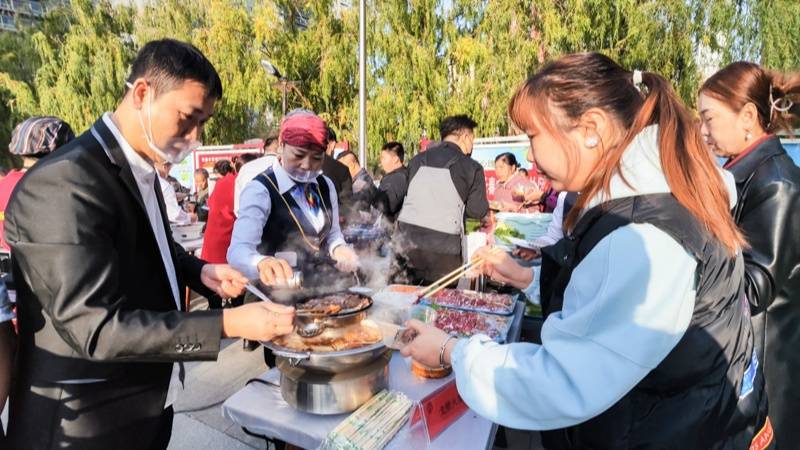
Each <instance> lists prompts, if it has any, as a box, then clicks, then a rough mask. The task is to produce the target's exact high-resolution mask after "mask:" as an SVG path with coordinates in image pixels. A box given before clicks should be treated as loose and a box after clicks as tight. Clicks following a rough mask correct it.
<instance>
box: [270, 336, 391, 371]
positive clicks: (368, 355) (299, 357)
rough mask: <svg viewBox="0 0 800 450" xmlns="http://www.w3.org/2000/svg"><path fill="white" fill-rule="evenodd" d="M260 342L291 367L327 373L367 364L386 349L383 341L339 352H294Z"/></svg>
mask: <svg viewBox="0 0 800 450" xmlns="http://www.w3.org/2000/svg"><path fill="white" fill-rule="evenodd" d="M262 344H263V345H264V347H267V348H268V349H270V350H272V351H273V352H274V353H275V356H276V357H278V359H281V358H282V359H284V360H286V362H287V364H289V365H290V366H292V367H300V368H304V369H311V370H315V371H318V372H323V373H329V374H335V373H339V372H345V371H347V370H349V369H352V368H353V367H357V366H364V365H367V364H369V363H370V362H372V361H374V360H376V359H378V358H380V357H381V356H382V355H383V354H384V353H386V351H387V348H386V345H384V343H383V342H377V343H375V344H371V345H366V346H364V347H359V348H354V349H351V350H342V351H340V352H295V351H291V350H289V349H286V348H284V347H280V346H278V345H275V344H273V343H272V342H262Z"/></svg>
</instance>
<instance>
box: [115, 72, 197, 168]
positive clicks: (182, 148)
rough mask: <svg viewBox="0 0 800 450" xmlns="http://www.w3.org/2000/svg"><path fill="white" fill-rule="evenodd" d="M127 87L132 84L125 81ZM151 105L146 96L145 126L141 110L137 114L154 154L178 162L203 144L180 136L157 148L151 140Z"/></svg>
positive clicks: (130, 86)
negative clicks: (163, 146) (165, 145)
mask: <svg viewBox="0 0 800 450" xmlns="http://www.w3.org/2000/svg"><path fill="white" fill-rule="evenodd" d="M126 85H127V86H128V87H129V88H133V85H131V84H130V83H126ZM151 106H152V97H148V99H147V128H145V126H144V120H143V119H142V110H141V109H140V110H139V111H138V114H139V125H141V126H142V132H144V138H145V140H146V141H147V146H148V147H150V150H152V151H153V153H155V154H156V155H158V156H160V157H161V158H162V159H163V160H164V161H167V162H170V163H172V164H180V163H181V162H183V160H184V159H186V157H187V156H189V154H190V153H192V152H193V151H194V150H196V149H197V148H198V147H200V146H201V145H203V144H202V143H201V142H200V141H196V140H190V139H186V138H182V137H175V138H171V139H170V140H169V141H168V142H167V147H166V148H165V149H161V148H159V147H158V146H157V145H156V144H155V143H154V142H153V120H152V112H151V110H150V108H151Z"/></svg>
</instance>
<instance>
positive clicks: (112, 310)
mask: <svg viewBox="0 0 800 450" xmlns="http://www.w3.org/2000/svg"><path fill="white" fill-rule="evenodd" d="M222 96H223V86H222V82H221V80H220V79H219V76H218V75H217V72H216V70H215V69H214V67H213V66H212V64H211V63H210V62H209V61H208V60H207V59H206V58H205V57H204V56H203V54H202V53H201V52H200V51H199V50H198V49H196V48H195V47H193V46H191V45H189V44H186V43H183V42H179V41H175V40H170V39H163V40H159V41H153V42H150V43H148V44H146V45H145V46H144V47H143V48H142V49H141V50H140V51H139V53H138V55H137V57H136V59H135V61H134V62H133V64H132V67H131V73H130V75H129V77H128V79H127V82H126V90H125V92H124V95H123V97H122V98H121V99H120V102H119V104H118V106H117V108H116V109H115V110H114V111H113V112H109V113H106V114H104V115H103V116H102V117H100V118H98V120H97V121H96V122H95V124H94V125H93V126H92V127H91V128H90V129H89V130H88V131H86V132H84V133H83V134H81V135H80V136H78V137H77V138H74V135H73V134H72V131H71V130H70V128H69V126H68V125H66V124H65V123H63V122H62V121H60V120H58V119H56V118H34V119H30V120H29V121H26V122H24V123H23V124H21V125H20V127H18V129H17V130H16V131H15V138H14V140H13V141H12V144H11V152H12V153H13V154H16V155H19V156H21V157H23V160H24V161H25V167H24V169H23V170H22V171H12V172H10V173H9V174H8V175H7V176H6V177H5V178H3V179H2V180H0V209H2V212H0V214H2V217H0V227H2V228H0V236H2V240H0V244H2V245H3V247H4V248H5V249H7V250H9V251H10V255H11V259H10V262H8V261H6V265H7V267H9V268H10V270H6V272H9V273H10V275H11V277H12V278H13V287H14V289H15V291H16V319H17V330H16V333H15V332H14V330H13V328H12V327H11V325H10V323H11V322H10V320H11V319H12V318H14V317H15V314H14V312H13V311H12V310H11V302H9V301H8V295H7V292H6V289H5V286H3V287H2V288H0V299H2V300H3V301H0V407H2V403H4V402H5V399H6V397H8V396H10V416H9V423H8V436H7V438H6V441H5V444H6V445H8V446H9V447H10V448H35V449H39V448H41V449H45V448H63V447H75V448H143V447H144V448H166V446H167V444H168V442H169V439H170V435H171V428H172V417H173V410H172V405H173V404H174V402H175V399H176V398H177V396H178V395H180V392H181V390H182V389H183V379H184V375H185V371H184V367H183V364H184V363H185V362H187V361H197V360H211V359H215V358H216V357H217V354H218V352H219V349H220V340H221V339H222V338H225V337H235V338H243V339H245V340H248V341H269V340H271V339H273V338H275V337H277V336H281V335H284V334H287V333H289V332H291V331H292V329H293V325H292V324H293V315H294V310H293V308H291V307H287V306H282V305H279V304H274V303H271V302H266V301H251V300H252V299H249V298H248V297H246V296H244V295H243V293H244V286H245V285H246V284H247V283H257V284H260V285H261V287H262V288H264V289H270V288H275V287H281V286H286V285H288V284H289V283H290V282H291V280H292V279H293V277H294V276H295V273H297V272H299V273H302V275H303V284H304V285H309V286H325V285H330V284H332V283H335V282H337V281H338V280H341V279H342V278H347V277H349V276H350V274H351V273H353V272H357V271H358V270H359V269H360V266H361V263H360V256H359V253H358V252H357V251H356V250H355V249H354V248H353V247H352V246H351V245H349V244H348V242H347V241H346V239H345V236H344V232H343V230H345V229H346V227H348V226H352V225H353V224H365V225H370V226H377V227H380V228H381V229H382V230H383V231H384V232H385V234H386V236H387V238H388V240H389V245H390V247H391V254H392V258H393V260H394V264H392V271H391V274H390V278H391V280H392V281H395V282H401V283H409V284H415V285H417V284H426V283H430V282H432V281H434V280H436V279H438V278H440V277H441V276H442V275H444V274H447V273H449V272H451V271H452V270H453V269H454V268H457V267H459V266H461V265H462V264H464V262H465V261H464V258H465V255H464V253H463V245H462V243H463V237H464V234H465V221H466V219H475V220H485V219H486V218H487V217H489V216H490V215H491V213H492V212H493V211H513V212H539V211H547V212H553V217H554V219H553V221H552V222H551V225H550V228H549V229H548V231H547V233H546V234H545V235H544V236H542V237H541V238H539V239H538V240H537V241H536V247H537V250H523V249H518V250H517V251H515V252H514V254H509V253H507V252H505V251H503V250H501V249H499V248H498V247H493V246H487V247H485V248H482V249H480V250H479V251H478V253H477V257H478V258H481V260H482V261H483V262H482V263H481V264H480V266H479V268H478V271H479V272H481V273H483V274H485V275H487V276H489V277H491V278H492V279H494V280H496V281H498V282H501V283H505V284H507V285H509V286H511V287H514V288H516V289H519V290H520V291H521V292H523V293H526V294H529V295H530V296H534V295H535V294H534V292H536V291H538V292H540V297H541V304H542V308H543V314H544V316H545V321H544V325H543V328H542V331H541V339H540V341H541V342H539V343H531V342H524V343H512V344H505V345H501V344H498V343H496V342H494V341H493V340H491V339H489V338H488V337H487V336H483V335H477V336H473V337H471V338H458V337H456V336H450V335H447V334H446V333H444V332H443V331H441V330H439V329H437V328H435V327H433V326H431V325H428V324H424V323H422V322H419V321H415V320H412V321H410V322H408V323H407V326H408V327H410V328H412V329H413V330H415V331H416V337H415V338H414V339H413V340H412V341H411V342H410V343H408V344H407V345H406V346H405V347H404V348H403V349H402V353H403V355H405V356H410V357H412V358H414V359H415V360H417V361H419V362H420V363H422V364H424V365H427V366H429V367H439V366H452V368H453V371H454V373H455V379H456V384H457V388H458V392H459V394H460V395H461V397H462V398H463V399H464V401H465V402H466V403H467V405H468V406H469V407H470V408H471V409H472V410H474V411H475V412H477V413H478V414H480V415H481V416H483V417H486V418H488V419H490V420H492V421H494V422H496V423H498V424H501V425H504V426H509V427H513V428H518V429H526V430H540V431H542V437H543V444H544V446H545V447H546V448H548V449H583V448H603V449H606V448H608V449H611V448H614V449H623V448H674V447H680V448H691V449H694V448H696V449H708V448H720V449H744V448H750V449H766V448H776V447H780V448H793V446H794V445H796V442H800V426H798V425H800V424H798V423H797V422H798V419H796V414H795V412H796V411H798V409H796V408H798V407H799V406H800V388H798V387H797V386H795V384H794V383H793V382H792V379H791V377H792V376H793V375H794V374H795V371H794V369H796V368H797V369H799V370H800V356H798V354H795V350H794V349H795V347H796V346H797V345H799V344H800V334H798V333H797V332H796V329H797V323H796V322H795V321H796V320H797V321H800V240H798V238H797V230H800V168H798V167H797V166H796V165H795V164H794V163H793V162H792V161H791V159H790V158H789V157H788V156H787V155H786V152H785V151H784V149H783V148H782V147H781V143H780V139H779V137H778V136H777V133H778V132H780V131H782V130H785V131H789V132H791V131H792V126H793V125H795V124H796V121H797V119H798V117H799V116H800V107H798V105H795V101H798V102H800V99H799V98H800V76H798V75H795V74H783V73H778V72H773V71H769V70H767V69H764V68H762V67H760V66H758V65H756V64H752V63H745V62H738V63H733V64H731V65H729V66H727V67H725V68H723V69H722V70H720V71H719V72H717V73H716V74H715V75H713V76H712V77H710V78H709V79H708V80H706V81H705V82H704V84H703V85H702V86H701V88H700V89H699V91H698V102H697V105H696V107H697V113H696V114H695V113H694V112H693V111H692V110H691V109H690V108H688V107H687V106H686V105H684V104H683V103H682V101H681V100H680V99H679V97H678V96H677V95H676V93H675V92H674V90H673V88H672V86H671V84H670V82H669V81H668V80H666V79H665V78H663V77H662V76H660V75H658V74H656V73H651V72H642V71H639V70H633V71H631V70H628V69H626V68H623V67H621V66H620V65H619V64H618V63H616V62H615V61H613V60H612V59H610V58H608V57H606V56H604V55H601V54H598V53H581V54H573V55H566V56H563V57H561V58H559V59H557V60H555V61H553V62H550V63H548V64H546V65H545V66H544V67H542V68H541V69H540V70H538V71H537V72H536V73H535V74H534V75H532V76H531V77H530V78H529V79H528V80H527V81H526V82H525V83H524V84H522V85H521V87H520V88H519V89H518V90H517V91H516V92H515V93H513V95H512V96H511V100H510V102H509V106H508V114H509V118H510V120H511V122H512V123H513V125H514V127H515V128H516V129H518V130H519V131H521V132H523V133H525V134H526V135H527V136H528V137H529V139H530V144H531V145H530V150H529V152H528V155H527V159H528V161H529V162H530V163H531V169H530V170H529V171H524V169H522V168H521V164H520V161H518V160H517V158H516V157H515V156H514V155H513V154H511V153H504V154H501V155H499V156H497V158H496V160H495V169H496V174H497V178H498V180H499V185H498V187H497V189H496V192H495V195H496V196H495V199H494V201H493V202H489V200H488V198H487V193H486V185H485V178H484V168H483V167H482V166H481V165H480V164H479V163H478V162H476V161H475V160H474V159H472V158H471V154H472V149H473V141H474V138H475V130H476V128H478V124H477V123H476V122H475V121H474V120H472V119H471V118H470V117H468V116H466V115H453V116H450V117H446V118H443V120H442V122H441V126H440V130H439V131H440V140H439V141H437V142H432V143H430V145H428V147H427V148H426V150H425V151H424V152H420V153H418V154H417V155H415V156H413V157H412V158H410V160H408V161H407V154H406V150H405V148H404V146H403V144H402V143H400V142H387V143H386V144H385V145H383V147H382V149H381V152H380V167H381V172H382V176H381V177H380V180H379V181H376V180H375V178H377V177H373V174H370V172H369V170H368V169H367V168H366V167H363V166H362V165H361V163H362V162H361V161H359V159H358V158H357V157H356V155H355V154H354V153H352V152H351V151H349V150H346V149H345V150H341V149H337V145H336V144H337V139H336V133H335V132H334V130H332V129H331V127H330V126H328V124H326V123H325V121H323V120H322V119H321V118H320V117H319V116H318V115H317V114H316V113H314V112H312V111H309V110H304V109H300V110H294V111H291V112H290V113H288V114H286V115H285V117H283V119H282V120H281V124H280V129H279V130H278V132H277V133H276V134H275V135H270V136H268V137H267V139H266V140H265V151H264V154H263V155H249V156H245V155H243V156H241V157H239V158H238V159H237V161H233V162H232V161H220V162H218V163H217V164H216V165H215V166H214V172H215V175H216V178H217V180H216V184H215V186H214V188H213V191H212V192H211V194H210V195H209V173H208V172H207V171H206V170H204V169H198V170H197V171H196V172H195V173H194V177H195V192H194V193H193V194H192V193H185V192H183V191H182V190H181V188H179V187H178V188H176V187H175V186H173V183H171V182H170V179H169V170H170V166H171V165H172V164H176V163H179V162H180V161H181V160H182V158H184V157H185V156H186V155H187V154H189V153H190V152H191V150H193V149H195V148H196V147H197V145H199V140H200V139H201V138H202V130H203V126H204V125H205V123H206V121H207V120H209V119H210V117H211V116H212V114H213V111H214V105H215V103H216V102H217V101H218V100H220V99H221V98H222ZM56 149H57V151H55V150H56ZM337 150H339V151H337ZM47 154H49V156H47V157H46V158H43V159H41V160H38V162H37V161H36V160H34V159H33V158H40V157H41V156H44V155H47ZM715 156H718V157H722V158H724V159H725V161H726V162H725V164H724V167H720V166H719V165H718V164H717V160H716V157H715ZM34 163H35V164H34ZM12 191H13V194H12ZM181 195H188V196H192V197H191V198H190V202H189V203H191V206H190V207H187V208H182V207H180V206H179V204H180V201H181V200H183V199H182V198H179V197H180V196H181ZM198 220H199V221H202V222H205V223H206V225H205V227H206V229H205V234H204V242H203V247H202V249H201V253H200V256H201V258H197V257H195V256H193V255H190V254H187V253H186V252H185V251H184V250H183V248H182V247H181V246H180V245H177V244H176V243H175V242H174V240H173V238H172V234H171V232H170V225H171V224H187V223H193V222H196V221H198ZM533 258H542V263H541V267H538V266H536V267H535V268H531V267H530V265H529V264H523V263H521V260H530V259H533ZM536 270H540V271H541V274H540V276H539V277H538V278H537V277H535V276H534V271H536ZM184 286H188V287H190V288H191V289H193V290H194V291H196V292H197V293H199V294H201V295H203V296H205V297H206V298H208V299H209V306H210V308H209V309H207V310H199V311H187V305H186V304H184V303H183V302H182V301H181V295H180V292H182V289H183V287H184ZM223 299H239V300H238V301H236V300H234V301H231V302H228V303H229V304H225V303H224V302H223V301H222V300H223ZM223 306H226V307H224V308H223ZM12 355H13V357H12ZM265 356H266V358H267V362H268V364H269V363H270V362H271V360H270V358H269V355H268V354H267V355H265ZM12 375H13V380H12Z"/></svg>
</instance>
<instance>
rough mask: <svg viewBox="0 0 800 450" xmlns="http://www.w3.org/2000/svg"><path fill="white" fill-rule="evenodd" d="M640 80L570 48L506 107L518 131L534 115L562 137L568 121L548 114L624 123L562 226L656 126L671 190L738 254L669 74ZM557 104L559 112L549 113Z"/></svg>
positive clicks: (737, 240) (715, 182) (706, 156)
mask: <svg viewBox="0 0 800 450" xmlns="http://www.w3.org/2000/svg"><path fill="white" fill-rule="evenodd" d="M642 85H643V86H642V91H643V92H640V90H639V89H637V86H635V85H634V83H633V72H631V71H628V70H625V69H624V68H622V67H621V66H620V65H619V64H617V63H616V62H615V61H613V60H612V59H611V58H609V57H607V56H605V55H602V54H599V53H577V54H572V55H567V56H564V57H562V58H559V59H558V60H556V61H553V62H551V63H549V64H547V65H545V66H544V67H543V68H542V69H541V70H540V71H539V72H538V73H536V74H535V75H533V76H532V77H531V78H529V79H528V80H527V81H526V82H525V83H523V85H522V86H521V87H520V88H519V89H518V90H517V92H516V93H515V94H514V96H513V97H512V99H511V102H510V104H509V107H508V112H509V116H510V118H511V121H512V122H513V123H514V125H515V126H516V127H517V128H519V129H520V130H527V129H532V128H534V125H533V123H534V117H536V119H537V121H536V123H537V124H539V125H540V126H543V127H546V128H547V129H548V130H549V131H551V132H554V135H555V136H561V137H563V136H564V133H563V131H562V130H564V129H566V128H568V127H569V126H570V125H569V124H565V123H562V124H556V123H553V121H552V119H551V118H552V117H553V116H558V115H563V116H564V117H565V119H566V120H567V121H570V122H571V123H574V122H576V121H577V120H578V119H579V118H580V117H581V115H583V113H585V112H586V111H587V110H589V109H591V108H598V109H601V110H603V111H605V112H606V113H607V114H609V115H610V116H611V117H613V118H615V119H616V120H617V121H618V123H619V124H620V127H621V128H622V130H623V131H622V132H623V137H622V139H621V141H620V142H619V143H617V144H615V145H613V146H611V147H607V148H603V155H602V157H601V158H600V160H599V161H598V163H597V166H596V167H595V170H593V171H592V173H593V175H592V176H591V177H590V179H589V180H588V181H587V183H586V186H584V187H583V189H582V190H581V194H580V196H579V197H578V200H577V202H576V205H575V207H574V208H573V209H572V211H571V212H570V214H569V216H568V217H567V218H566V220H565V227H566V229H571V228H572V227H574V225H575V223H576V222H577V220H578V218H579V217H580V213H581V210H582V209H584V208H585V206H586V205H587V203H588V202H589V200H590V199H592V198H593V197H595V196H597V195H599V194H601V193H603V194H605V195H606V196H608V195H609V186H610V183H611V179H612V177H614V175H616V174H620V175H621V170H620V161H621V160H622V155H623V153H624V152H625V150H626V149H627V147H628V146H629V145H630V143H631V142H632V141H633V139H634V138H635V137H636V135H637V134H639V133H640V132H641V131H642V130H643V129H644V128H645V127H646V126H648V125H658V143H659V153H660V155H661V165H662V168H663V170H664V175H665V176H666V179H667V183H669V187H670V190H671V191H672V195H674V196H675V198H676V199H677V200H678V202H680V203H681V204H682V205H683V206H684V207H686V209H688V210H689V212H691V213H692V215H694V216H695V217H696V218H697V219H698V220H699V221H700V222H701V223H702V224H703V225H704V226H705V228H706V229H707V230H708V231H709V232H710V233H711V235H712V236H714V237H715V238H716V239H718V240H719V241H720V242H721V243H722V244H723V245H725V247H726V248H727V249H728V251H729V253H730V254H735V253H736V251H738V250H739V249H740V248H742V247H744V246H745V245H746V242H745V239H744V237H743V235H742V233H741V232H740V231H739V229H738V228H737V226H736V224H735V223H734V221H733V218H732V216H731V213H730V210H729V203H728V192H727V189H726V188H725V185H724V183H723V181H722V176H721V175H720V173H719V171H718V169H717V166H716V164H715V162H714V160H713V159H712V156H711V152H709V151H708V149H707V148H706V147H705V143H704V141H703V138H702V136H701V135H700V128H699V127H698V126H697V125H696V124H695V123H694V118H693V116H692V114H691V113H690V112H689V110H688V109H687V108H686V107H685V106H684V105H683V103H681V101H680V99H679V98H678V96H677V95H676V94H675V91H674V90H673V89H672V86H671V85H670V83H669V82H668V81H667V80H666V79H664V78H663V77H661V76H660V75H657V74H655V73H650V72H643V73H642ZM554 108H555V109H554ZM556 111H557V112H559V113H561V114H554V112H556ZM565 140H566V139H562V141H565Z"/></svg>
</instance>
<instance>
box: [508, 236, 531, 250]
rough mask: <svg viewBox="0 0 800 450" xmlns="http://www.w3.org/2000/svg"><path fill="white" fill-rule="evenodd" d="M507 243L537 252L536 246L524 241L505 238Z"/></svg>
mask: <svg viewBox="0 0 800 450" xmlns="http://www.w3.org/2000/svg"><path fill="white" fill-rule="evenodd" d="M505 240H507V241H508V242H510V243H512V244H514V245H516V246H517V247H519V248H527V249H528V250H539V246H538V245H534V244H533V243H532V242H528V241H526V240H525V239H519V238H515V237H510V236H509V237H507V238H505Z"/></svg>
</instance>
